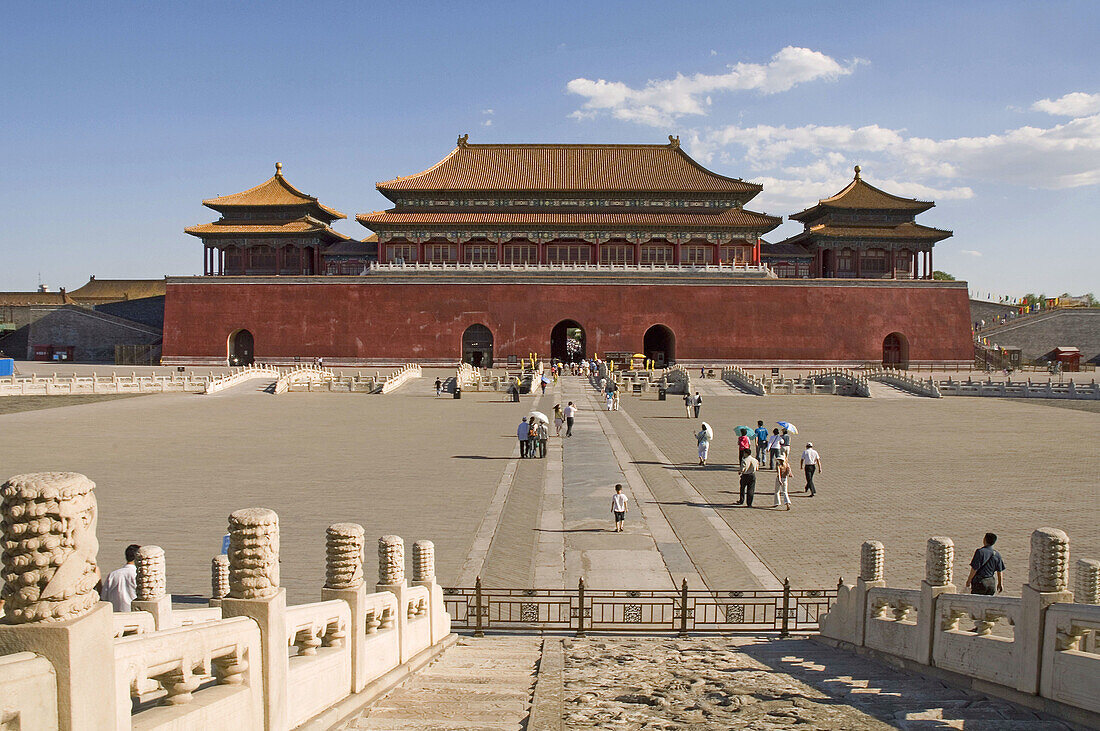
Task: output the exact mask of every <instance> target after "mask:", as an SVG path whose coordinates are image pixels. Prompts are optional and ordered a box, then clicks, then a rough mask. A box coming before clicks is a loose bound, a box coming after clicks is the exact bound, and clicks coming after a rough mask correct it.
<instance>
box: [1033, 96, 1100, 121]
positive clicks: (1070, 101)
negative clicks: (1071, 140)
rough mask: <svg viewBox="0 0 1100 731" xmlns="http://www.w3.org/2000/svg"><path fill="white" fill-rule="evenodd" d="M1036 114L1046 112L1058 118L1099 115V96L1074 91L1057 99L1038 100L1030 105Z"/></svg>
mask: <svg viewBox="0 0 1100 731" xmlns="http://www.w3.org/2000/svg"><path fill="white" fill-rule="evenodd" d="M1031 108H1032V110H1034V111H1036V112H1046V113H1047V114H1055V115H1057V116H1059V117H1084V116H1085V115H1088V114H1100V94H1086V93H1085V92H1083V91H1075V92H1073V93H1071V94H1066V95H1065V96H1062V97H1059V98H1057V99H1040V100H1039V101H1037V102H1035V103H1034V104H1032V105H1031Z"/></svg>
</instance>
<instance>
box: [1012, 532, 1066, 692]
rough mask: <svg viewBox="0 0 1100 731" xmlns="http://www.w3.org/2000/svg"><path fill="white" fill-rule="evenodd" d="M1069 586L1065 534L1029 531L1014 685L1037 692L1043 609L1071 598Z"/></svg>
mask: <svg viewBox="0 0 1100 731" xmlns="http://www.w3.org/2000/svg"><path fill="white" fill-rule="evenodd" d="M1072 601H1073V592H1072V591H1070V590H1069V537H1068V536H1066V534H1065V533H1063V532H1062V531H1060V530H1058V529H1056V528H1039V529H1038V530H1036V531H1033V532H1032V534H1031V554H1030V558H1029V562H1028V580H1027V583H1026V584H1024V586H1023V588H1022V589H1021V590H1020V602H1021V607H1020V609H1021V611H1020V623H1019V625H1017V626H1016V630H1015V633H1016V642H1017V643H1019V645H1020V655H1019V657H1020V674H1019V676H1018V677H1019V682H1018V683H1017V685H1016V689H1017V690H1019V691H1022V692H1024V693H1032V694H1034V693H1038V692H1039V670H1040V666H1041V663H1042V658H1043V631H1044V627H1043V623H1044V619H1045V617H1046V610H1047V607H1049V606H1050V605H1051V604H1055V603H1057V602H1072Z"/></svg>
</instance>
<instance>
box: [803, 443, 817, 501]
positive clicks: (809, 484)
mask: <svg viewBox="0 0 1100 731" xmlns="http://www.w3.org/2000/svg"><path fill="white" fill-rule="evenodd" d="M798 464H799V465H801V467H802V469H804V470H805V471H806V492H808V493H810V497H813V496H814V495H816V494H817V488H816V487H815V486H814V474H815V473H818V472H821V455H820V454H818V453H817V450H816V449H814V443H813V442H806V451H804V452H803V453H802V459H800V460H799V461H798Z"/></svg>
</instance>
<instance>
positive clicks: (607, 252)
mask: <svg viewBox="0 0 1100 731" xmlns="http://www.w3.org/2000/svg"><path fill="white" fill-rule="evenodd" d="M600 263H601V264H633V263H634V247H633V246H632V245H630V244H604V245H603V246H601V247H600Z"/></svg>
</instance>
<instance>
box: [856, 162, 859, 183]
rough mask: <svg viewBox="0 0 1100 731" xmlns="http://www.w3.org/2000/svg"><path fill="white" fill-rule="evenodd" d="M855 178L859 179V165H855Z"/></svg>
mask: <svg viewBox="0 0 1100 731" xmlns="http://www.w3.org/2000/svg"><path fill="white" fill-rule="evenodd" d="M856 180H859V165H856Z"/></svg>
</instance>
